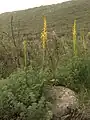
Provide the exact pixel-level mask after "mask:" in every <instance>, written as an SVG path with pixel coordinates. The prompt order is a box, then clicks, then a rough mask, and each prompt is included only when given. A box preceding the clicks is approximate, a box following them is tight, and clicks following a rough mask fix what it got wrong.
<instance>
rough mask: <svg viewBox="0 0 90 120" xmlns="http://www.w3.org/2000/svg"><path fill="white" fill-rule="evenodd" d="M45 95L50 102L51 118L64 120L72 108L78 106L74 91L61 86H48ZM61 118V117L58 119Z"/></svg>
mask: <svg viewBox="0 0 90 120" xmlns="http://www.w3.org/2000/svg"><path fill="white" fill-rule="evenodd" d="M45 93H46V97H47V99H48V100H49V101H51V102H52V112H53V120H64V119H63V118H65V117H68V115H69V114H70V113H71V111H72V110H76V109H77V108H78V99H77V95H76V94H75V92H74V91H72V90H70V89H68V88H65V87H62V86H52V87H50V86H48V87H47V88H46V91H45ZM60 118H62V119H60Z"/></svg>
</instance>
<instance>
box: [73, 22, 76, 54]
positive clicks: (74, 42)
mask: <svg viewBox="0 0 90 120" xmlns="http://www.w3.org/2000/svg"><path fill="white" fill-rule="evenodd" d="M73 50H74V56H77V31H76V20H74V25H73Z"/></svg>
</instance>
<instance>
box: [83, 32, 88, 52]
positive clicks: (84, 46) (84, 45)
mask: <svg viewBox="0 0 90 120" xmlns="http://www.w3.org/2000/svg"><path fill="white" fill-rule="evenodd" d="M82 42H83V48H84V50H86V49H87V46H86V40H85V37H84V32H83V33H82Z"/></svg>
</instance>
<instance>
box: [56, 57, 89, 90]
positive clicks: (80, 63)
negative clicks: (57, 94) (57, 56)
mask: <svg viewBox="0 0 90 120" xmlns="http://www.w3.org/2000/svg"><path fill="white" fill-rule="evenodd" d="M56 78H57V79H58V83H57V85H64V86H67V87H69V88H70V89H73V90H74V91H76V92H79V91H80V90H81V88H82V87H85V88H89V85H90V80H89V79H90V61H89V59H84V58H79V57H74V58H72V59H71V60H69V62H68V64H67V65H66V66H62V67H61V68H59V69H58V70H57V75H56ZM81 86H82V87H81Z"/></svg>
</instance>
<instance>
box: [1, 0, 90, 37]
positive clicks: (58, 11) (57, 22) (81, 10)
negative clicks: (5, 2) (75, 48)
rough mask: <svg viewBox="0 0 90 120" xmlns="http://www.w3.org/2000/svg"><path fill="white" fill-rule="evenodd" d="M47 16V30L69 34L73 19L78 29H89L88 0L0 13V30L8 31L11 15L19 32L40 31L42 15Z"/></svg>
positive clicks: (89, 2)
mask: <svg viewBox="0 0 90 120" xmlns="http://www.w3.org/2000/svg"><path fill="white" fill-rule="evenodd" d="M43 15H46V16H47V24H48V31H49V30H52V29H54V30H56V32H57V33H59V36H60V35H61V34H63V33H64V34H66V35H67V34H68V33H69V34H71V30H72V24H73V20H74V19H76V20H77V24H78V30H80V29H83V28H84V29H85V31H86V32H87V31H90V0H72V1H69V2H64V3H61V4H56V5H49V6H41V7H36V8H32V9H27V10H21V11H14V12H9V13H3V14H0V32H9V31H10V21H11V16H13V26H14V30H15V31H16V33H17V30H18V31H19V32H20V33H21V34H24V33H40V31H41V30H42V25H43V24H42V22H43V21H42V16H43Z"/></svg>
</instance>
